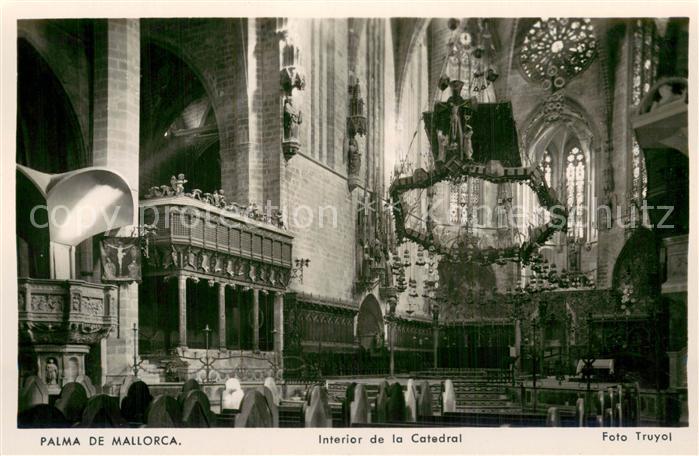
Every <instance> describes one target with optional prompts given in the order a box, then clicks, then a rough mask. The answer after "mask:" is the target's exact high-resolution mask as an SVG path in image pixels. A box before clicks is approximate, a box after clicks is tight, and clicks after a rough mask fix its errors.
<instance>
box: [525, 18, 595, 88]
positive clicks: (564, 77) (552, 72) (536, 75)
mask: <svg viewBox="0 0 699 456" xmlns="http://www.w3.org/2000/svg"><path fill="white" fill-rule="evenodd" d="M596 52H597V39H596V38H595V29H594V27H593V25H592V23H591V22H590V19H582V18H541V19H538V20H537V21H536V22H534V25H532V27H531V28H530V29H529V31H528V32H527V34H526V36H525V37H524V41H523V43H522V47H521V48H520V51H519V62H520V65H521V67H522V71H523V72H524V74H525V75H526V76H527V78H529V79H530V80H532V81H535V82H543V83H544V85H545V86H546V88H549V87H550V86H551V84H553V85H554V87H555V88H557V89H560V88H562V87H563V86H564V85H565V84H566V82H567V81H568V80H570V79H571V78H572V77H573V76H575V75H577V74H579V73H580V72H582V71H583V70H584V69H585V68H587V66H588V65H589V64H590V62H592V60H593V59H594V58H595V55H596Z"/></svg>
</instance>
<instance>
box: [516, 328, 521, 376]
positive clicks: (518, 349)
mask: <svg viewBox="0 0 699 456" xmlns="http://www.w3.org/2000/svg"><path fill="white" fill-rule="evenodd" d="M515 356H516V357H517V358H516V361H515V368H516V370H517V373H521V371H522V322H521V320H519V319H517V320H515Z"/></svg>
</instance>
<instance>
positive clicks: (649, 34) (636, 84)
mask: <svg viewBox="0 0 699 456" xmlns="http://www.w3.org/2000/svg"><path fill="white" fill-rule="evenodd" d="M656 34H657V32H656V29H655V23H654V22H653V20H652V19H638V20H636V23H635V24H634V30H633V55H632V57H631V65H632V72H631V74H632V75H631V103H632V104H633V105H635V106H638V105H639V104H640V103H641V99H642V98H643V97H644V95H645V94H646V93H648V90H650V87H651V85H652V84H653V82H655V79H656V76H657V72H658V56H659V55H660V52H659V48H658V40H657V39H656ZM647 187H648V179H647V175H646V163H645V160H644V158H643V153H642V152H641V147H640V146H639V145H638V142H636V138H635V136H634V135H633V134H632V138H631V192H630V194H629V199H630V200H631V202H632V203H634V204H635V205H637V206H640V205H641V203H642V202H643V200H644V199H645V198H646V190H647Z"/></svg>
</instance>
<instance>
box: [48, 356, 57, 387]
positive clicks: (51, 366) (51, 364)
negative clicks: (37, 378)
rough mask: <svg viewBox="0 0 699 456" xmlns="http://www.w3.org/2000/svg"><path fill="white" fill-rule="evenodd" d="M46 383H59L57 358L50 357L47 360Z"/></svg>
mask: <svg viewBox="0 0 699 456" xmlns="http://www.w3.org/2000/svg"><path fill="white" fill-rule="evenodd" d="M46 384H47V385H56V384H58V366H57V365H56V360H55V359H53V358H49V359H48V360H47V361H46Z"/></svg>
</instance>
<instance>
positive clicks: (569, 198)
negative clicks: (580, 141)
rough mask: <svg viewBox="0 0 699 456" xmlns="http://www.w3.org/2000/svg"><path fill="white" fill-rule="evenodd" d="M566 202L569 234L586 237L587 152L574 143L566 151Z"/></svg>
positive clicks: (576, 237)
mask: <svg viewBox="0 0 699 456" xmlns="http://www.w3.org/2000/svg"><path fill="white" fill-rule="evenodd" d="M565 166H566V168H565V169H566V171H565V178H566V202H567V206H568V211H569V215H568V236H570V237H573V238H575V239H584V237H585V190H586V189H585V178H586V175H587V169H586V164H585V154H584V153H583V151H582V150H581V149H580V147H579V146H578V145H572V146H570V147H569V148H568V149H567V153H566V165H565Z"/></svg>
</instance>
